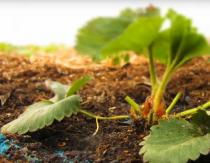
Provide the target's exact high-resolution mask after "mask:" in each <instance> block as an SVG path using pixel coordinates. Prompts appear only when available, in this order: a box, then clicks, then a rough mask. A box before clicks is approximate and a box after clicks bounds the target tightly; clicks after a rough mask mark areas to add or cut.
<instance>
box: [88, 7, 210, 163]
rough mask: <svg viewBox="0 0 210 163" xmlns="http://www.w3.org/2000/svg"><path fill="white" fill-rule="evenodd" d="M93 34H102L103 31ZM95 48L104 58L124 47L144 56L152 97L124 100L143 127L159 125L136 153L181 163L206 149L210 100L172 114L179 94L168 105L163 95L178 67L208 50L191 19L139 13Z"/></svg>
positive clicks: (148, 159) (209, 146)
mask: <svg viewBox="0 0 210 163" xmlns="http://www.w3.org/2000/svg"><path fill="white" fill-rule="evenodd" d="M166 22H167V23H169V26H168V27H165V23H166ZM96 24H97V23H96ZM96 24H95V26H96ZM99 24H100V23H99ZM97 34H99V35H100V37H103V33H97ZM89 37H91V36H90V35H89ZM91 38H92V37H91ZM90 42H91V41H90ZM90 44H91V43H90ZM86 46H87V47H89V45H87V44H86ZM94 48H95V47H94ZM96 50H98V53H101V54H103V56H105V57H113V56H118V55H120V54H123V53H124V52H126V51H134V52H136V53H138V54H146V56H148V59H149V71H150V80H151V86H152V89H151V95H150V96H149V97H147V98H146V100H145V102H144V103H143V104H142V105H139V104H137V103H136V102H135V101H134V100H133V99H131V98H130V97H126V98H125V100H126V101H127V102H128V103H129V104H130V105H131V118H132V119H134V120H135V119H146V120H147V125H148V124H149V125H154V124H157V123H158V124H157V125H155V126H152V127H151V132H150V134H149V136H146V137H145V138H144V141H143V142H141V144H140V145H141V146H143V147H142V148H141V150H140V154H143V155H144V156H143V157H144V161H145V162H151V163H159V162H167V163H185V162H187V161H188V160H189V159H191V160H196V159H197V158H198V157H199V155H200V154H208V153H209V149H210V143H209V142H210V136H209V134H210V130H209V128H210V123H207V122H209V121H210V117H209V111H207V109H208V108H209V107H210V101H207V102H206V103H205V104H203V105H201V106H198V107H196V108H192V109H186V110H185V111H182V112H180V113H172V114H171V112H172V110H173V108H174V106H175V105H176V103H177V101H178V100H179V98H180V97H181V96H182V94H181V92H179V93H177V95H176V97H175V98H174V100H173V101H172V102H171V104H170V105H169V106H166V103H165V99H164V93H165V90H166V87H167V85H168V83H169V81H170V80H171V78H172V75H173V74H174V73H175V72H176V70H177V69H178V68H179V67H181V66H182V65H183V64H185V63H186V62H187V61H189V60H190V59H192V58H194V57H198V56H201V55H204V54H208V52H209V45H208V43H207V40H206V39H205V37H204V36H203V35H202V34H200V33H199V32H198V31H197V29H196V28H195V27H194V26H193V25H192V22H191V20H190V19H189V18H187V17H185V16H183V15H181V14H178V13H176V12H175V11H174V10H169V11H168V13H167V15H166V16H164V17H162V16H160V15H159V14H156V15H152V16H150V17H148V16H141V17H138V18H137V19H135V20H134V21H132V22H131V23H130V24H129V25H128V26H127V27H126V28H124V30H123V31H122V32H121V33H119V34H118V35H117V36H116V37H113V38H112V39H110V40H107V41H106V42H105V43H103V46H102V47H100V49H98V48H96ZM122 57H123V56H122ZM155 60H158V61H159V62H161V63H163V64H165V65H166V69H165V72H164V73H163V75H162V76H161V77H158V76H157V74H156V66H155V63H154V62H155ZM201 112H202V114H201ZM202 119H205V120H206V121H203V120H202ZM187 120H190V121H187Z"/></svg>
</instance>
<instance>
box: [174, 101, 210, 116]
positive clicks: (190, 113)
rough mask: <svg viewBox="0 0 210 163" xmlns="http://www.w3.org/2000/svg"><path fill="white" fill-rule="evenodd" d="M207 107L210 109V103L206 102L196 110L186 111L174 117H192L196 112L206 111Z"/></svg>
mask: <svg viewBox="0 0 210 163" xmlns="http://www.w3.org/2000/svg"><path fill="white" fill-rule="evenodd" d="M209 107H210V101H208V102H206V103H205V104H203V105H200V106H198V107H196V108H192V109H188V110H186V111H183V112H180V113H177V114H176V115H175V117H177V118H179V117H184V116H187V115H192V114H195V113H196V112H197V111H198V110H205V109H207V108H209Z"/></svg>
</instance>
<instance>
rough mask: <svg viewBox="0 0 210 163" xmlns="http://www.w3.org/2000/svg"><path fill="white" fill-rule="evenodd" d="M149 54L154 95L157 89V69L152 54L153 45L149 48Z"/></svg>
mask: <svg viewBox="0 0 210 163" xmlns="http://www.w3.org/2000/svg"><path fill="white" fill-rule="evenodd" d="M148 55H149V73H150V80H151V83H152V95H153V94H154V93H155V91H156V84H157V75H156V71H155V64H154V60H153V56H152V50H151V47H149V48H148Z"/></svg>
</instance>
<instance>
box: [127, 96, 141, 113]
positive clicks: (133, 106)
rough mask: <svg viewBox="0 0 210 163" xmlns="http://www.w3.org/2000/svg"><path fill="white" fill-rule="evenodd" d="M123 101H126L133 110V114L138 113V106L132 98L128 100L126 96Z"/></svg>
mask: <svg viewBox="0 0 210 163" xmlns="http://www.w3.org/2000/svg"><path fill="white" fill-rule="evenodd" d="M125 101H127V102H128V103H129V104H130V105H131V107H132V108H133V109H134V110H135V112H137V113H138V112H139V111H140V110H139V105H138V104H137V103H136V102H135V101H134V100H133V99H132V98H130V97H129V96H126V97H125Z"/></svg>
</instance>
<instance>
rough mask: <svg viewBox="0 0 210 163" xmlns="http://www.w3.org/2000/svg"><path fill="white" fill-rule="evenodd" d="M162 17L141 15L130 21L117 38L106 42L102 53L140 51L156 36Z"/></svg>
mask: <svg viewBox="0 0 210 163" xmlns="http://www.w3.org/2000/svg"><path fill="white" fill-rule="evenodd" d="M162 22H163V19H162V18H161V17H141V18H139V19H138V20H136V21H135V22H134V23H132V24H131V25H130V26H129V27H128V28H127V29H126V30H125V31H124V32H123V34H121V35H120V36H119V37H118V38H116V39H115V40H113V41H111V42H110V43H108V44H107V45H106V46H105V47H104V48H103V50H102V52H103V53H104V54H113V53H118V52H120V51H130V50H131V51H135V52H137V53H140V52H142V51H143V50H144V49H145V48H147V47H148V46H149V45H150V44H151V43H152V42H153V40H154V39H155V38H156V37H157V35H158V32H159V30H160V27H161V24H162Z"/></svg>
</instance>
